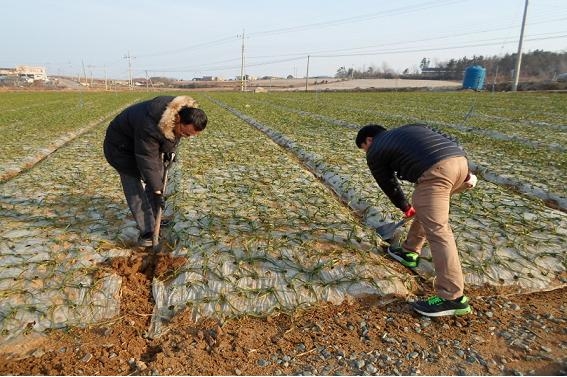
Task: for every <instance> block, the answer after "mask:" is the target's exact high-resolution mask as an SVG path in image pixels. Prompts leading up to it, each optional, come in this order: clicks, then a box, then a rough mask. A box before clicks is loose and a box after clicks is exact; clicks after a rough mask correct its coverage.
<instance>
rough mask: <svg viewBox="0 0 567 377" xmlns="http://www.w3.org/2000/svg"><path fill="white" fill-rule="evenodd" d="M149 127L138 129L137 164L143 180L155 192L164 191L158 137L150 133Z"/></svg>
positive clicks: (136, 139)
mask: <svg viewBox="0 0 567 377" xmlns="http://www.w3.org/2000/svg"><path fill="white" fill-rule="evenodd" d="M148 129H149V128H147V127H136V131H135V132H136V135H135V141H134V143H135V144H134V147H135V155H136V164H137V165H138V169H139V170H140V174H141V175H142V179H143V180H144V181H145V182H146V184H148V185H149V186H150V188H151V190H152V192H153V191H163V181H162V176H163V163H162V161H161V153H160V139H159V137H158V135H154V134H152V133H151V132H148Z"/></svg>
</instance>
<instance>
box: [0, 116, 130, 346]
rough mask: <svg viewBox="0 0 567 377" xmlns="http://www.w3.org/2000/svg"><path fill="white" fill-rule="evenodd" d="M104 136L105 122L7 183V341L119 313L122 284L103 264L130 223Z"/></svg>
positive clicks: (2, 213) (0, 312)
mask: <svg viewBox="0 0 567 377" xmlns="http://www.w3.org/2000/svg"><path fill="white" fill-rule="evenodd" d="M106 110H107V111H108V110H109V109H106ZM104 130H105V127H104V125H102V124H101V125H100V126H99V127H96V128H95V129H94V131H91V132H87V133H84V134H83V135H81V136H80V137H78V138H76V139H75V140H73V141H70V142H69V143H67V144H66V145H65V146H64V147H62V148H60V149H58V150H57V151H55V152H53V153H52V154H50V156H49V157H47V158H46V159H44V160H43V161H41V162H40V163H38V164H37V165H35V166H34V167H33V168H32V169H30V170H28V171H26V172H25V173H23V174H20V175H18V176H16V177H14V178H12V179H10V180H8V181H7V182H4V183H1V184H0V187H1V190H0V191H1V192H2V193H1V194H0V218H1V219H2V229H1V230H0V297H2V300H1V301H0V334H1V335H2V337H11V336H15V335H18V334H21V333H22V332H32V331H38V332H41V331H43V330H45V329H48V328H60V327H66V326H72V325H74V326H83V325H85V324H88V323H92V322H97V321H101V320H104V319H107V318H111V317H113V316H115V315H117V314H118V313H119V310H120V288H121V281H122V278H121V277H120V276H118V275H116V274H113V273H110V272H108V271H105V269H104V268H103V267H101V266H100V264H101V263H102V262H103V261H105V260H106V259H107V258H109V257H111V256H113V255H114V254H113V253H114V252H115V251H116V252H118V251H117V250H118V249H119V247H118V246H111V247H109V246H108V245H109V244H110V245H112V244H113V243H114V241H112V240H114V239H115V237H116V234H117V233H120V230H121V228H122V227H124V226H127V225H128V220H127V218H126V216H127V214H128V211H127V208H126V207H125V205H124V203H123V201H124V199H123V198H122V196H121V191H120V188H119V187H120V183H119V180H118V179H117V175H116V174H115V173H114V172H113V171H112V169H111V168H110V167H109V166H108V164H107V163H106V162H105V161H104V158H103V156H102V145H101V141H102V137H103V136H104Z"/></svg>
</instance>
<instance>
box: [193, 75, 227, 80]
mask: <svg viewBox="0 0 567 377" xmlns="http://www.w3.org/2000/svg"><path fill="white" fill-rule="evenodd" d="M192 80H193V81H224V78H222V77H219V76H203V77H193V79H192Z"/></svg>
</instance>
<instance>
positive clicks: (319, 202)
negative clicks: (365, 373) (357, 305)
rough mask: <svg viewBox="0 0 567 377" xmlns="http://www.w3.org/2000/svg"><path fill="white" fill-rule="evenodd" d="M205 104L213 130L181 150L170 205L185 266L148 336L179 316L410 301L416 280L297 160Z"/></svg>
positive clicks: (158, 285) (160, 284)
mask: <svg viewBox="0 0 567 377" xmlns="http://www.w3.org/2000/svg"><path fill="white" fill-rule="evenodd" d="M199 102H200V103H201V106H202V107H203V108H204V109H205V111H206V112H207V114H208V116H209V119H211V124H210V125H209V126H208V128H207V129H206V130H205V131H204V132H203V133H202V135H200V136H199V137H197V138H195V139H192V140H191V141H190V143H184V144H183V145H182V147H181V151H180V156H179V162H178V164H177V167H176V171H175V173H174V175H173V178H172V179H173V181H172V182H173V184H174V185H175V194H173V195H172V196H171V197H170V198H169V199H168V201H167V203H168V205H173V206H174V207H175V210H174V211H173V212H174V213H175V218H174V223H175V225H174V226H173V230H172V233H173V234H172V237H173V238H174V239H176V240H177V242H178V245H177V247H176V249H175V252H174V256H185V257H186V258H187V259H188V262H187V263H186V264H185V266H184V267H182V268H180V269H179V270H178V271H177V272H176V276H174V277H173V278H171V279H170V280H168V281H159V280H158V279H154V284H153V290H154V300H155V302H156V306H155V311H154V316H153V318H152V326H151V331H150V334H151V335H152V336H157V335H159V334H160V333H162V331H163V320H167V319H168V318H170V317H171V316H172V315H173V314H174V313H176V312H177V311H179V310H183V309H188V310H191V311H192V314H193V318H194V319H197V318H200V317H201V316H214V317H217V318H226V317H230V316H237V315H242V314H248V315H267V314H269V313H271V312H274V311H291V310H293V309H295V308H298V307H303V306H308V305H312V304H314V303H317V302H321V301H329V302H333V303H340V302H342V301H343V300H344V299H346V298H348V297H349V296H360V295H365V294H372V295H378V296H382V297H389V296H391V295H396V296H403V295H407V294H408V293H409V291H408V287H409V286H411V284H412V279H414V278H413V277H412V276H411V275H406V274H399V273H397V272H395V271H394V270H392V269H391V268H390V267H389V266H391V265H392V262H391V261H390V260H387V259H386V258H385V257H384V256H382V255H379V254H377V253H376V251H377V246H376V244H377V243H378V242H379V241H380V240H379V239H378V238H377V237H376V236H375V234H374V232H373V231H372V230H371V229H368V228H365V227H363V226H362V225H361V223H360V220H358V219H357V218H356V217H354V216H353V214H352V212H351V211H350V210H349V209H348V208H347V207H345V206H344V205H343V204H342V203H341V202H340V201H339V200H337V198H336V197H335V196H334V194H333V193H332V192H331V191H330V190H329V189H328V188H326V187H325V186H324V185H323V184H321V183H320V182H319V181H318V179H317V178H316V177H314V176H313V175H312V174H311V173H310V172H308V171H307V170H306V169H305V168H304V167H303V166H302V165H301V163H300V162H299V161H297V160H296V158H295V157H294V155H293V154H288V153H286V152H285V150H284V149H282V148H281V147H279V146H278V145H276V144H275V143H273V142H272V141H271V140H270V139H269V138H268V137H266V136H265V135H264V134H262V133H261V132H259V131H258V130H256V129H254V128H252V127H250V126H249V125H248V124H246V123H245V122H243V121H242V120H240V119H238V118H237V117H235V116H233V115H231V114H229V113H228V112H227V111H224V110H223V109H221V108H219V107H218V106H216V105H213V104H211V103H210V102H208V101H204V100H203V99H199Z"/></svg>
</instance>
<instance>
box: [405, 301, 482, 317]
mask: <svg viewBox="0 0 567 377" xmlns="http://www.w3.org/2000/svg"><path fill="white" fill-rule="evenodd" d="M412 306H413V310H415V311H416V312H418V313H419V314H422V315H425V316H428V317H442V316H445V315H465V314H469V313H470V312H471V311H472V309H471V307H470V305H469V298H468V297H467V296H461V297H459V298H458V299H455V300H445V299H444V298H441V297H439V296H433V297H430V298H429V299H427V300H422V301H416V302H414V303H413V305H412Z"/></svg>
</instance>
